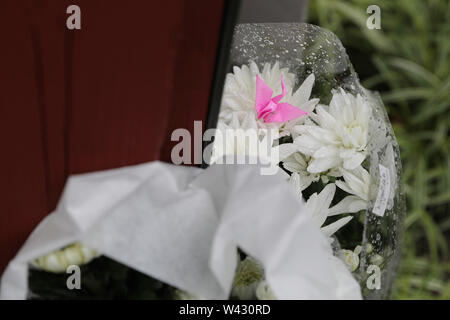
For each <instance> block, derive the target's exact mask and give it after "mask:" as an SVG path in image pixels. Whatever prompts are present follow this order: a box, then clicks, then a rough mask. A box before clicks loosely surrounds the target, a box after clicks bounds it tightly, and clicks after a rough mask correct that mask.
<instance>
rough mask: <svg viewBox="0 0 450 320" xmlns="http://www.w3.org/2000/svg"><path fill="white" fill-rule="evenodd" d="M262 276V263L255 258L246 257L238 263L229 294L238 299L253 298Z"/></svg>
mask: <svg viewBox="0 0 450 320" xmlns="http://www.w3.org/2000/svg"><path fill="white" fill-rule="evenodd" d="M263 278H264V270H263V267H262V265H261V264H260V263H259V262H258V261H257V260H256V259H253V258H252V257H246V258H245V259H244V260H242V261H240V262H239V264H238V267H237V269H236V275H235V277H234V282H233V289H232V293H231V294H232V295H233V296H235V297H237V298H239V300H251V299H254V298H255V294H256V288H257V287H258V284H259V283H260V282H261V281H262V280H263Z"/></svg>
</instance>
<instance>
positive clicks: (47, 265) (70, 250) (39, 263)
mask: <svg viewBox="0 0 450 320" xmlns="http://www.w3.org/2000/svg"><path fill="white" fill-rule="evenodd" d="M98 256H99V254H98V252H97V251H95V250H92V249H90V248H88V247H86V246H84V245H83V244H81V243H74V244H72V245H70V246H67V247H65V248H63V249H61V250H56V251H53V252H51V253H49V254H47V255H45V256H42V257H40V258H38V259H36V260H34V261H32V262H31V265H32V266H34V267H35V268H39V269H42V270H45V271H48V272H53V273H60V272H65V271H66V270H67V268H68V267H69V266H71V265H77V266H81V265H83V264H86V263H88V262H90V261H91V260H93V259H94V258H96V257H98Z"/></svg>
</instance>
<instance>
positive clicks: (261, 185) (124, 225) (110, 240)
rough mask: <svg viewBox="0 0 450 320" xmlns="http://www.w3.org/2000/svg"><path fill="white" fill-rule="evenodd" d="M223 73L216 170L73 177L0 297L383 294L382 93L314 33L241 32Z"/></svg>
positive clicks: (386, 265)
mask: <svg viewBox="0 0 450 320" xmlns="http://www.w3.org/2000/svg"><path fill="white" fill-rule="evenodd" d="M231 65H232V70H231V72H230V73H229V74H228V75H227V78H226V82H225V87H224V91H223V97H222V103H221V108H220V112H219V121H218V125H217V129H218V130H217V133H218V134H217V135H216V139H215V141H214V144H213V147H212V149H211V150H212V151H213V153H212V158H211V163H213V165H211V166H210V167H209V168H208V169H206V170H202V169H199V168H192V167H190V168H188V167H177V166H171V165H168V164H161V163H149V164H144V165H141V166H136V167H129V168H123V169H117V170H111V171H105V172H99V173H93V174H87V175H80V176H75V177H72V178H71V179H70V180H69V182H68V184H67V186H66V189H65V191H64V195H63V197H62V199H61V200H60V203H59V205H58V208H57V210H56V211H55V212H54V213H53V214H51V215H50V216H49V217H48V218H47V219H46V220H44V222H43V223H42V224H41V225H40V226H39V227H38V228H37V229H36V230H35V232H34V233H33V234H32V236H31V237H30V239H29V240H28V242H27V243H26V244H25V246H24V247H23V248H22V250H21V252H20V253H19V254H18V256H17V257H16V258H15V259H14V260H13V261H12V262H11V263H10V265H9V267H8V269H7V271H6V273H5V275H4V276H3V279H2V287H1V295H2V296H3V297H5V298H18V297H25V296H26V297H28V298H31V299H55V298H56V299H64V298H70V299H76V298H82V299H87V298H93V299H98V298H120V299H125V298H131V299H196V298H219V299H224V298H230V299H277V298H279V299H308V298H311V299H358V298H361V292H362V294H363V296H364V297H365V298H384V297H387V295H388V293H389V289H390V287H391V284H392V279H393V277H394V276H395V268H396V265H397V262H398V259H399V239H400V237H401V228H400V226H401V224H402V218H403V213H404V201H403V198H402V195H401V188H400V183H399V179H400V175H401V163H400V159H399V150H398V146H397V143H396V141H395V137H394V134H393V131H392V128H391V126H390V124H389V121H388V119H387V116H386V113H385V111H384V107H383V104H382V102H381V100H380V99H379V98H378V97H377V95H375V94H373V93H370V92H368V91H367V90H365V89H364V88H363V87H362V86H361V85H360V84H359V81H358V78H357V76H356V74H355V72H354V71H353V69H352V66H351V64H350V62H349V60H348V57H347V55H346V53H345V50H344V48H343V47H342V45H341V43H340V42H339V40H338V39H337V38H336V37H335V36H334V35H333V34H331V33H330V32H327V31H324V30H322V29H320V28H318V27H315V26H312V25H307V24H268V25H266V24H264V25H260V24H257V25H240V26H238V27H237V28H236V31H235V36H234V40H233V47H232V52H231ZM242 131H245V132H249V133H250V134H251V135H252V136H253V137H256V138H257V139H256V142H255V141H253V142H254V143H253V145H252V143H250V144H249V143H248V141H249V140H246V139H238V137H237V135H236V133H238V132H242ZM230 132H231V135H230ZM266 138H269V144H268V146H269V147H268V148H266V150H264V148H261V146H262V144H261V143H260V142H261V141H262V140H264V139H266ZM266 142H267V139H266ZM273 151H276V152H275V154H276V156H275V157H274V156H273V155H274V152H273ZM230 156H231V158H232V159H234V157H236V156H243V157H244V158H246V159H254V158H259V159H262V158H265V159H266V160H268V161H270V163H271V164H272V165H274V166H276V168H279V170H278V171H279V172H276V173H275V174H274V175H273V176H263V175H261V174H259V173H260V171H259V170H258V168H259V167H257V168H256V169H255V168H254V167H246V166H240V165H233V166H230V165H228V163H229V162H227V160H228V159H231V158H230ZM223 161H225V163H226V164H227V165H220V164H221V163H223ZM286 180H288V183H287V182H286ZM218 181H223V182H224V183H218ZM94 249H95V250H94ZM48 252H50V253H48ZM72 266H79V270H78V272H79V273H80V274H81V277H80V278H79V279H78V280H77V278H76V277H75V274H74V278H70V279H68V275H67V274H66V271H67V272H69V269H70V267H72ZM75 269H76V268H75ZM75 271H76V270H75ZM77 281H78V282H77ZM358 283H359V284H358ZM71 286H72V288H69V287H71ZM67 288H69V289H70V290H67ZM74 288H75V289H79V290H71V289H74Z"/></svg>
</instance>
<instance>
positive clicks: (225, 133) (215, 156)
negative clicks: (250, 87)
mask: <svg viewBox="0 0 450 320" xmlns="http://www.w3.org/2000/svg"><path fill="white" fill-rule="evenodd" d="M278 138H279V132H278V130H275V129H270V130H269V129H263V128H258V125H257V123H256V119H255V118H254V117H253V116H252V115H251V114H249V113H246V112H234V113H233V114H232V116H231V120H230V122H229V123H228V124H227V123H226V122H225V121H222V120H219V122H218V124H217V130H216V133H215V139H214V144H213V148H212V155H211V159H210V163H220V162H221V161H222V160H223V157H224V156H238V157H244V156H248V157H252V158H255V159H260V160H262V161H264V162H265V163H273V164H274V165H276V164H278V162H279V151H278V148H279V147H278V146H274V145H275V141H276V140H277V139H278Z"/></svg>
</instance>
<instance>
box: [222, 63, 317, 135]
mask: <svg viewBox="0 0 450 320" xmlns="http://www.w3.org/2000/svg"><path fill="white" fill-rule="evenodd" d="M257 75H259V76H260V77H261V79H262V80H263V81H264V82H265V83H266V84H267V85H268V86H269V87H270V88H271V89H272V90H273V91H274V95H278V94H280V93H281V91H282V90H281V78H282V77H283V79H284V82H285V86H286V91H287V94H286V96H285V97H284V98H283V99H282V100H281V102H287V103H290V104H291V105H293V106H295V107H298V108H301V109H302V110H304V111H307V112H308V113H310V112H312V111H313V110H314V107H315V106H316V104H317V103H318V102H319V99H312V100H309V97H310V95H311V90H312V87H313V85H314V75H313V74H311V75H310V76H308V77H307V78H306V80H305V81H304V82H303V84H302V85H301V86H300V87H299V88H298V89H297V91H295V93H293V87H294V85H295V75H294V74H293V73H290V72H289V70H288V69H287V68H280V66H279V63H278V62H275V64H274V65H273V66H271V65H270V64H269V63H266V64H265V65H264V67H263V70H262V71H260V70H259V68H258V66H257V65H256V63H254V62H250V64H249V66H246V65H243V66H242V67H241V68H239V67H234V68H233V73H229V74H227V77H226V80H225V86H224V91H223V96H222V103H221V109H220V114H219V121H223V122H224V123H225V124H227V125H232V124H233V123H232V121H233V117H234V116H235V114H236V113H238V117H240V118H242V117H245V115H243V114H245V113H246V114H249V115H250V116H251V117H252V118H253V119H255V121H257V124H258V127H259V128H267V129H271V128H280V130H281V132H282V134H283V135H287V134H290V133H292V132H293V131H294V130H293V128H294V126H295V125H298V124H301V123H303V120H304V119H305V118H306V117H307V116H302V117H299V118H297V119H293V120H291V121H288V122H287V123H285V124H280V123H274V122H272V123H266V122H264V121H263V120H262V119H261V120H258V117H257V113H256V110H255V96H256V76H257Z"/></svg>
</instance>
